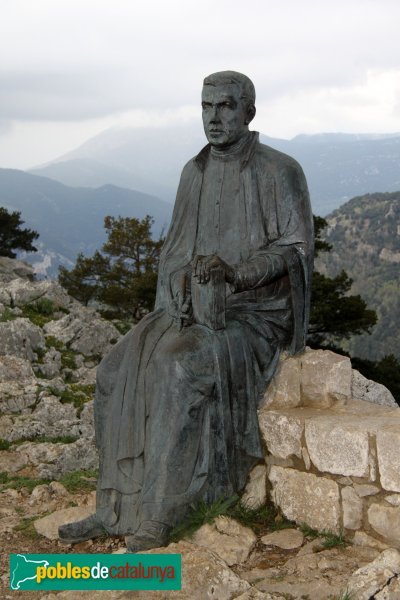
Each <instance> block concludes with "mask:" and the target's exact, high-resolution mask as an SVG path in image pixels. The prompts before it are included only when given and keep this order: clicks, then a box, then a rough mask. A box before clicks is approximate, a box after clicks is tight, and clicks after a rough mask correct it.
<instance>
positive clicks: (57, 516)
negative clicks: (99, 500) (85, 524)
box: [33, 506, 93, 540]
mask: <svg viewBox="0 0 400 600" xmlns="http://www.w3.org/2000/svg"><path fill="white" fill-rule="evenodd" d="M91 514H93V507H92V506H73V507H71V508H63V509H61V510H57V511H56V512H54V513H52V514H51V515H47V516H46V517H42V518H41V519H37V521H34V523H33V526H34V528H35V529H36V531H37V532H38V533H39V534H40V535H43V536H44V537H46V538H47V539H49V540H58V528H59V526H60V525H65V524H66V523H73V522H74V521H80V520H81V519H85V518H86V517H88V516H89V515H91Z"/></svg>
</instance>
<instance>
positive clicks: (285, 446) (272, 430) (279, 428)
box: [258, 408, 304, 459]
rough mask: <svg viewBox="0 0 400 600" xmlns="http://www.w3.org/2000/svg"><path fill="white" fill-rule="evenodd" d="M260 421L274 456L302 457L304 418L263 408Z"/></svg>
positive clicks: (262, 433)
mask: <svg viewBox="0 0 400 600" xmlns="http://www.w3.org/2000/svg"><path fill="white" fill-rule="evenodd" d="M258 422H259V425H260V431H261V435H262V437H263V439H264V441H265V443H266V445H267V448H268V451H269V452H270V453H271V454H272V455H273V456H276V457H278V458H282V459H286V458H289V457H290V456H292V455H295V456H298V457H299V458H301V456H302V453H301V438H302V435H303V429H304V423H303V422H302V420H300V419H299V418H298V417H297V416H292V415H289V414H283V413H281V412H278V411H272V410H265V409H264V408H263V409H261V410H260V411H259V414H258Z"/></svg>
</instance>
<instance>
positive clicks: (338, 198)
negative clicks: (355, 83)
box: [32, 120, 400, 215]
mask: <svg viewBox="0 0 400 600" xmlns="http://www.w3.org/2000/svg"><path fill="white" fill-rule="evenodd" d="M261 141H262V142H263V143H264V144H267V145H269V146H272V147H273V148H277V149H278V150H281V151H282V152H285V153H287V154H290V155H291V156H293V157H294V158H296V159H297V160H298V161H299V162H300V164H301V165H302V167H303V169H304V171H305V174H306V177H307V180H308V184H309V187H310V193H311V201H312V205H313V209H314V212H315V213H316V214H320V215H326V214H328V213H329V212H331V211H332V210H334V209H335V208H338V207H339V206H340V205H342V204H343V203H344V202H346V201H347V200H348V199H349V198H351V197H353V196H355V195H361V194H365V193H367V192H391V191H395V190H398V189H400V134H395V135H372V134H371V135H356V134H354V135H353V134H340V133H337V134H333V133H329V134H318V135H299V136H297V137H295V138H294V139H292V140H282V139H277V138H271V137H267V136H265V135H261ZM205 144H206V139H205V136H204V133H203V131H202V127H201V121H200V120H199V121H198V122H196V123H194V122H183V123H181V124H180V125H174V126H170V127H152V128H144V127H143V128H138V129H132V128H124V129H121V128H111V129H108V130H106V131H104V132H102V133H100V134H99V135H97V136H95V137H93V138H91V139H89V140H88V141H87V142H85V143H84V144H82V145H81V146H80V147H79V148H77V149H76V150H74V151H72V152H69V153H68V154H66V155H64V156H62V157H60V158H58V159H57V160H54V161H52V162H51V163H50V164H47V165H44V166H42V167H40V168H37V169H35V170H33V171H32V172H33V173H36V174H38V175H45V176H47V177H52V178H53V179H56V180H58V181H61V182H62V183H65V184H66V185H79V186H94V187H97V186H100V185H103V184H105V183H112V184H114V185H118V186H123V187H132V188H135V189H137V190H141V191H143V192H146V193H149V194H154V195H156V196H159V197H160V198H163V199H164V200H167V201H169V202H173V201H174V198H175V193H176V188H177V185H178V181H179V176H180V173H181V170H182V167H183V165H184V164H185V163H186V162H187V161H188V160H189V159H190V158H191V157H192V156H194V155H195V154H197V153H198V152H199V151H200V149H201V148H202V147H203V146H204V145H205Z"/></svg>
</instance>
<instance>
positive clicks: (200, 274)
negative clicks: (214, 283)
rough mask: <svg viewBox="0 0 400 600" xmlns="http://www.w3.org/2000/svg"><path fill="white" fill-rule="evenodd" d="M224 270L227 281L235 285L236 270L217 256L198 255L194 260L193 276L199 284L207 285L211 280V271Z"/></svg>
mask: <svg viewBox="0 0 400 600" xmlns="http://www.w3.org/2000/svg"><path fill="white" fill-rule="evenodd" d="M216 268H219V269H222V270H223V272H224V275H225V281H227V282H228V283H233V281H234V280H235V270H234V268H233V267H231V266H230V265H228V263H226V262H225V261H224V260H222V258H220V257H219V256H217V254H211V255H209V256H201V255H200V254H198V255H197V256H196V257H195V258H194V260H193V274H194V276H195V277H196V278H197V280H198V282H199V283H207V282H208V281H209V280H210V271H211V269H216Z"/></svg>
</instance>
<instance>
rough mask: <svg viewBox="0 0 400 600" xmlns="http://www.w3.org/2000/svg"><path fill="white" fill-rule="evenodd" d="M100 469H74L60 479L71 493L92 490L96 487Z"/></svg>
mask: <svg viewBox="0 0 400 600" xmlns="http://www.w3.org/2000/svg"><path fill="white" fill-rule="evenodd" d="M97 477H98V471H96V470H94V469H88V470H86V471H74V472H73V473H67V474H66V475H64V476H63V477H62V478H61V479H60V483H62V484H63V486H64V487H65V489H66V490H67V491H68V492H69V493H70V494H75V493H76V492H91V491H93V490H95V489H96V482H97Z"/></svg>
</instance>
